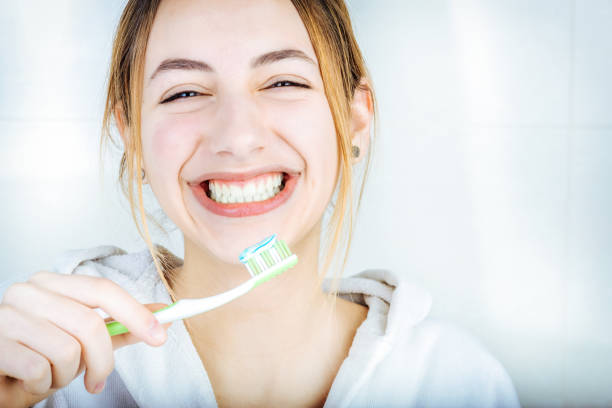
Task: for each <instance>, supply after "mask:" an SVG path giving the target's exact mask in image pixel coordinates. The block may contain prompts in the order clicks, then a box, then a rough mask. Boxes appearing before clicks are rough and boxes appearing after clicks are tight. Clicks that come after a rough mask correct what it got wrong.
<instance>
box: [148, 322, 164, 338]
mask: <svg viewBox="0 0 612 408" xmlns="http://www.w3.org/2000/svg"><path fill="white" fill-rule="evenodd" d="M149 336H151V338H152V339H153V340H155V341H156V342H158V343H159V342H162V341H164V340H165V338H166V334H165V333H164V328H163V327H161V325H160V324H159V322H158V321H157V320H155V322H153V324H151V327H149Z"/></svg>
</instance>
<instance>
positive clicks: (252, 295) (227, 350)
mask: <svg viewBox="0 0 612 408" xmlns="http://www.w3.org/2000/svg"><path fill="white" fill-rule="evenodd" d="M319 234H320V224H319V225H317V227H315V228H313V229H312V231H311V232H310V233H309V234H307V236H306V237H305V238H304V239H302V240H301V241H300V242H299V243H296V244H292V247H291V250H292V252H293V253H295V254H296V255H297V256H298V259H299V262H298V263H297V265H295V266H294V267H293V268H291V269H289V270H287V271H285V272H284V273H282V274H280V275H278V276H276V277H274V278H272V279H271V280H269V281H267V282H265V283H264V284H262V285H260V286H258V287H257V288H256V289H254V290H253V291H251V292H249V293H247V294H246V295H243V296H241V297H240V298H238V299H235V300H233V301H232V302H230V303H228V304H226V305H224V306H222V307H220V308H218V309H215V310H211V311H210V312H207V313H204V314H201V315H198V316H194V317H193V318H190V319H187V322H188V327H189V328H190V330H191V331H192V333H191V335H192V337H194V341H195V342H197V343H198V344H199V345H202V346H204V347H206V348H207V349H208V350H210V351H213V352H214V353H216V354H217V355H232V356H240V355H245V356H247V355H248V356H250V357H253V358H254V357H257V356H261V357H266V356H269V355H274V354H277V353H279V352H283V351H287V352H289V351H291V350H294V349H299V348H300V347H303V346H304V345H305V344H306V343H311V344H312V338H313V336H314V333H316V332H318V331H319V332H320V331H321V329H322V328H323V326H326V327H336V324H335V322H333V321H331V320H330V318H331V317H332V316H333V313H331V312H332V308H333V305H334V302H333V300H332V299H331V298H330V297H329V296H328V295H327V294H326V293H324V292H323V291H322V290H321V288H320V285H319V279H318V257H319V239H320V238H319V236H320V235H319ZM176 272H177V273H176V275H175V276H176V279H175V280H174V281H173V284H172V286H173V290H174V292H175V294H176V296H177V300H178V299H182V298H201V297H207V296H212V295H215V294H218V293H221V292H224V291H227V290H229V289H231V288H233V287H235V286H237V285H239V284H240V283H242V282H244V281H245V280H247V279H249V278H250V275H249V274H248V272H247V271H246V268H245V267H244V266H242V265H241V264H226V263H223V262H219V261H218V259H216V258H213V257H212V256H210V254H208V253H206V252H204V251H202V250H201V249H200V248H199V247H197V246H196V245H194V244H193V243H192V242H191V241H189V240H187V239H185V257H184V264H183V266H182V267H181V268H180V269H179V270H178V271H176ZM325 322H326V323H327V325H325V324H322V323H325Z"/></svg>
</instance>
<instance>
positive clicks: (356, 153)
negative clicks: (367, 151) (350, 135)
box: [352, 145, 359, 158]
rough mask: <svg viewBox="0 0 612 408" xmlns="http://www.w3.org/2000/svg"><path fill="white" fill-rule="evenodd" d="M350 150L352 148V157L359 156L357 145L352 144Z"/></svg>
mask: <svg viewBox="0 0 612 408" xmlns="http://www.w3.org/2000/svg"><path fill="white" fill-rule="evenodd" d="M352 150H353V157H354V158H357V157H359V146H355V145H353V146H352Z"/></svg>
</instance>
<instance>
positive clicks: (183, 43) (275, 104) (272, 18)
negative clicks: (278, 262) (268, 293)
mask: <svg viewBox="0 0 612 408" xmlns="http://www.w3.org/2000/svg"><path fill="white" fill-rule="evenodd" d="M142 143H143V155H144V166H145V169H146V172H147V178H148V179H149V183H150V185H151V188H152V190H153V192H154V194H155V196H156V197H157V199H158V201H159V203H160V205H161V206H162V208H163V210H164V211H165V213H166V214H167V215H168V216H169V217H170V218H171V219H172V220H173V221H174V222H175V223H176V225H177V226H178V227H179V228H180V229H181V230H182V232H183V233H184V235H185V239H189V240H191V241H192V242H193V243H194V244H195V245H197V246H198V247H200V248H202V249H203V250H206V251H208V252H209V253H210V254H211V255H212V256H214V257H216V258H218V259H219V260H221V261H224V262H228V263H237V262H238V254H239V253H240V252H241V251H242V250H243V249H244V248H246V247H247V246H249V245H252V244H254V243H255V242H258V241H259V240H261V239H263V238H265V237H266V236H268V235H271V234H273V233H277V234H278V235H279V237H280V238H282V239H283V240H285V241H286V242H287V243H288V244H289V245H291V244H295V243H296V242H298V241H300V240H301V239H302V238H304V237H305V236H306V234H307V233H309V232H310V231H311V229H312V228H313V227H314V226H315V225H316V224H317V223H318V222H319V220H320V219H321V216H322V214H323V211H324V209H325V207H326V205H327V203H328V201H329V199H330V198H331V195H332V193H333V190H334V187H335V181H336V176H337V174H336V171H337V146H336V133H335V129H334V123H333V119H332V116H331V112H330V109H329V105H328V102H327V99H326V97H325V92H324V89H323V83H322V80H321V76H320V74H319V69H318V61H317V58H316V56H315V53H314V50H313V48H312V44H311V43H310V39H309V37H308V33H307V32H306V29H305V27H304V25H303V23H302V21H301V19H300V17H299V15H298V13H297V11H296V9H295V8H294V7H293V5H292V3H291V2H290V1H289V0H258V1H256V2H254V1H251V0H173V1H163V2H162V4H161V6H160V8H159V10H158V12H157V15H156V17H155V21H154V24H153V28H152V31H151V35H150V37H149V42H148V45H147V50H146V58H145V71H144V82H143V105H142ZM279 190H280V191H279ZM240 201H242V202H240Z"/></svg>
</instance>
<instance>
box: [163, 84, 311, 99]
mask: <svg viewBox="0 0 612 408" xmlns="http://www.w3.org/2000/svg"><path fill="white" fill-rule="evenodd" d="M278 84H289V85H278ZM285 86H297V87H299V88H307V89H308V88H310V87H309V86H308V85H304V84H300V83H298V82H293V81H277V82H275V83H273V84H272V85H270V86H269V87H267V88H264V89H269V88H284V87H285ZM197 94H200V93H199V92H196V91H182V92H179V93H176V94H174V95H172V96H170V97H168V98H166V99H164V100H163V101H161V102H160V103H168V102H172V101H174V100H176V99H187V98H190V97H193V96H197ZM200 95H202V94H200Z"/></svg>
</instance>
